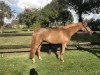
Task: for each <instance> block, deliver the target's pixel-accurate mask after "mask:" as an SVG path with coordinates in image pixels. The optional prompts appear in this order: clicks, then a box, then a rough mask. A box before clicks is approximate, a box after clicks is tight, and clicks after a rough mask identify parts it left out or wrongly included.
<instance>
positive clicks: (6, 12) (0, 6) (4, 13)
mask: <svg viewBox="0 0 100 75" xmlns="http://www.w3.org/2000/svg"><path fill="white" fill-rule="evenodd" d="M11 16H12V10H11V8H10V6H9V5H8V4H6V3H5V2H3V1H0V26H1V32H2V29H3V28H2V26H3V24H4V17H7V18H10V17H11Z"/></svg>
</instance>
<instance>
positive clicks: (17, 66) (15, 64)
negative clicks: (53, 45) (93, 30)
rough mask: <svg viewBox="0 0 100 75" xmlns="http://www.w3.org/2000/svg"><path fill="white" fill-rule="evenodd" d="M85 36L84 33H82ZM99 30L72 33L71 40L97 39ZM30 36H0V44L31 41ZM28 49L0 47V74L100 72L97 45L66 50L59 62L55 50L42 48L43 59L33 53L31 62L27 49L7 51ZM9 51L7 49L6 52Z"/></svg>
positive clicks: (85, 74)
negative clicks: (90, 33) (49, 51)
mask: <svg viewBox="0 0 100 75" xmlns="http://www.w3.org/2000/svg"><path fill="white" fill-rule="evenodd" d="M84 36H86V37H84ZM99 38H100V34H97V35H92V36H90V35H83V34H82V35H75V36H73V37H72V39H71V41H70V44H72V43H77V42H95V41H96V42H100V39H99ZM31 39H32V38H31V36H10V37H0V46H2V45H27V44H31ZM24 50H25V51H29V48H25V49H24V48H21V49H2V50H0V51H4V52H6V53H1V54H0V75H100V45H91V46H82V47H79V48H78V50H74V49H73V50H66V51H65V55H64V59H65V62H64V63H62V62H61V61H60V60H58V59H57V57H56V55H55V53H54V52H52V53H51V54H48V53H47V52H45V51H44V52H41V56H42V58H43V61H39V60H38V58H37V56H36V63H35V64H33V63H32V61H31V60H30V59H29V58H28V57H29V52H23V53H19V52H18V53H9V52H10V51H24ZM7 52H8V53H7Z"/></svg>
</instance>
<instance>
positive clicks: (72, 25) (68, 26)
mask: <svg viewBox="0 0 100 75" xmlns="http://www.w3.org/2000/svg"><path fill="white" fill-rule="evenodd" d="M80 23H81V22H79V23H74V24H69V25H66V26H64V27H63V28H64V29H67V28H70V27H75V26H78V25H79V24H80Z"/></svg>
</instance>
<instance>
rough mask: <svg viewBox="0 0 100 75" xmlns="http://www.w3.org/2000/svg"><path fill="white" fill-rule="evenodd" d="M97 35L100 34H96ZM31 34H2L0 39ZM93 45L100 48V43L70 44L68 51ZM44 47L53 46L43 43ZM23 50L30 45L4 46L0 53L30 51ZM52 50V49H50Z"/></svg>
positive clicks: (0, 48) (1, 47) (29, 34)
mask: <svg viewBox="0 0 100 75" xmlns="http://www.w3.org/2000/svg"><path fill="white" fill-rule="evenodd" d="M77 34H87V33H82V32H78V33H77ZM95 34H98V35H99V34H100V32H95ZM31 35H32V34H31V33H16V34H14V33H9V34H7V33H4V34H0V37H9V36H31ZM93 45H98V46H99V47H100V42H98V41H96V42H77V43H75V44H71V45H70V44H68V46H67V47H68V48H67V49H72V50H73V49H74V50H75V49H77V46H93ZM42 46H46V47H49V46H51V44H48V43H46V42H43V45H42ZM99 47H98V48H96V49H98V50H99V49H100V48H99ZM22 48H30V44H27V45H2V46H0V53H13V52H17V53H18V52H28V51H29V49H28V50H21V49H22ZM49 48H50V47H49ZM6 49H20V50H19V51H10V50H9V51H5V50H6Z"/></svg>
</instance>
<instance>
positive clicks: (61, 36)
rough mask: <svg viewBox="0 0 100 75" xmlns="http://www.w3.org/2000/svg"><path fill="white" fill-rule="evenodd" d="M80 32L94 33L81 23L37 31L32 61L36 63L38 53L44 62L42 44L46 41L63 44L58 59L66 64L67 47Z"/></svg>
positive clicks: (35, 32) (32, 47)
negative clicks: (65, 53)
mask: <svg viewBox="0 0 100 75" xmlns="http://www.w3.org/2000/svg"><path fill="white" fill-rule="evenodd" d="M79 30H82V31H85V32H89V33H92V30H91V29H90V28H89V27H88V26H87V24H86V23H81V22H79V23H73V24H71V25H68V26H64V27H63V28H39V29H37V30H36V31H33V34H32V44H31V50H30V59H32V60H33V62H34V63H35V58H34V56H35V53H36V51H37V55H38V58H39V59H40V60H42V58H41V57H40V48H41V44H42V42H43V41H45V42H48V43H51V44H61V47H62V48H61V51H60V54H58V58H60V59H61V60H62V62H64V59H63V56H64V51H65V47H66V45H67V44H68V42H69V41H70V39H71V37H72V35H73V34H75V33H76V32H77V31H79Z"/></svg>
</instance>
